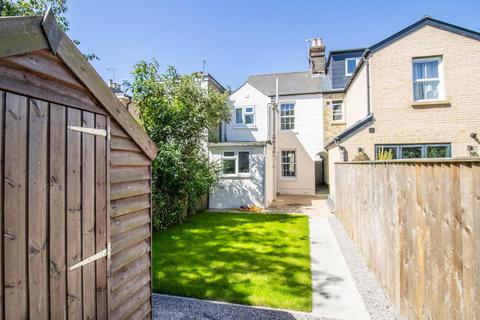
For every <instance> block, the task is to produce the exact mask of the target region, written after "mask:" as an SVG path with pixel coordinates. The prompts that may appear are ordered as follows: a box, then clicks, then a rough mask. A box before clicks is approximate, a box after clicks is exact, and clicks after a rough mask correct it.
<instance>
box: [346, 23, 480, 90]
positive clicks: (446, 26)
mask: <svg viewBox="0 0 480 320" xmlns="http://www.w3.org/2000/svg"><path fill="white" fill-rule="evenodd" d="M424 26H431V27H435V28H438V29H442V30H445V31H449V32H452V33H455V34H458V35H461V36H464V37H467V38H471V39H475V40H479V41H480V33H479V32H477V31H473V30H469V29H466V28H462V27H459V26H456V25H453V24H450V23H447V22H444V21H441V20H437V19H433V18H431V17H429V16H425V17H423V18H422V19H420V20H418V21H417V22H415V23H413V24H411V25H409V26H408V27H406V28H404V29H402V30H400V31H399V32H397V33H395V34H393V35H391V36H390V37H388V38H385V39H383V40H382V41H380V42H377V43H375V44H374V45H372V46H370V47H368V48H367V49H365V52H364V58H365V59H366V58H368V56H369V55H370V54H371V53H374V52H377V51H378V50H381V49H383V48H384V47H386V46H388V45H390V44H391V43H393V42H395V41H397V40H399V39H401V38H403V37H405V36H407V35H409V34H410V33H412V32H414V31H416V30H418V29H420V28H422V27H424ZM365 59H361V60H360V63H359V64H358V65H357V68H356V69H355V71H354V72H353V74H352V76H351V77H350V79H349V81H348V82H347V84H346V85H345V89H344V90H345V91H346V90H347V89H348V87H349V86H350V84H351V83H352V82H353V80H354V79H355V76H356V75H357V73H358V71H359V70H360V69H361V67H362V66H363V64H364V61H365Z"/></svg>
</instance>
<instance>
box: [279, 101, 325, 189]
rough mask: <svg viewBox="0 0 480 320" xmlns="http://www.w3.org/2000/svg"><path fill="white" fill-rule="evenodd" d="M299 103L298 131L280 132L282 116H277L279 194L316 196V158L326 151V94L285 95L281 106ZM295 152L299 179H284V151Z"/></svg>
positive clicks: (297, 113)
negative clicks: (282, 164) (324, 143)
mask: <svg viewBox="0 0 480 320" xmlns="http://www.w3.org/2000/svg"><path fill="white" fill-rule="evenodd" d="M292 102H293V103H295V130H292V131H281V130H280V114H279V115H278V116H277V128H278V129H279V131H278V135H277V137H278V144H277V145H278V156H277V161H278V162H277V163H278V171H277V172H278V173H277V174H278V175H277V176H278V192H279V193H284V194H307V195H314V194H315V159H320V158H318V156H317V154H318V153H319V152H321V151H323V150H324V148H323V101H322V95H321V94H318V95H300V96H282V97H280V99H279V104H282V103H292ZM292 149H293V150H295V151H296V156H297V176H296V177H295V178H291V177H288V178H283V177H282V173H281V151H282V150H292Z"/></svg>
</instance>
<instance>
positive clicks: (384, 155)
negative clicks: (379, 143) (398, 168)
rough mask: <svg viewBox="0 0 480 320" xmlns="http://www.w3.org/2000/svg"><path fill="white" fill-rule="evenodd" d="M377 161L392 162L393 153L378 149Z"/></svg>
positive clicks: (390, 150)
mask: <svg viewBox="0 0 480 320" xmlns="http://www.w3.org/2000/svg"><path fill="white" fill-rule="evenodd" d="M377 159H378V160H382V161H385V160H392V159H393V151H392V149H388V150H385V149H383V148H380V149H379V150H378V154H377Z"/></svg>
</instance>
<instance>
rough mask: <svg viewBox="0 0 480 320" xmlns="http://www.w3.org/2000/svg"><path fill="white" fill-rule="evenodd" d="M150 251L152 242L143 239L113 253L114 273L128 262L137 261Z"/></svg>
mask: <svg viewBox="0 0 480 320" xmlns="http://www.w3.org/2000/svg"><path fill="white" fill-rule="evenodd" d="M149 251H150V242H149V241H148V240H144V241H141V242H139V243H137V244H135V245H134V246H131V247H130V248H128V249H126V250H124V251H121V252H120V253H118V254H115V255H112V260H111V261H112V264H111V268H112V269H111V270H112V273H115V272H116V271H118V270H120V269H121V268H123V267H124V266H126V265H127V264H129V263H131V262H133V261H135V260H136V259H138V258H140V257H142V256H143V255H145V254H146V253H147V252H149Z"/></svg>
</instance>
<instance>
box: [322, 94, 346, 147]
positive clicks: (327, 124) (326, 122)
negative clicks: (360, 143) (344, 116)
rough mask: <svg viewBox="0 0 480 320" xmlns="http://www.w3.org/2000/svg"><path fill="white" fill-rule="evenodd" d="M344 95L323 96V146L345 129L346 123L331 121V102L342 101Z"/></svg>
mask: <svg viewBox="0 0 480 320" xmlns="http://www.w3.org/2000/svg"><path fill="white" fill-rule="evenodd" d="M344 99H345V94H344V93H343V92H342V93H325V94H324V95H323V128H324V133H323V144H324V145H326V144H327V142H328V141H330V140H331V139H333V138H335V137H336V136H337V135H338V134H339V133H340V132H342V131H343V130H344V129H345V128H346V122H343V123H338V122H335V123H334V122H333V120H332V101H334V100H342V101H343V100H344Z"/></svg>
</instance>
